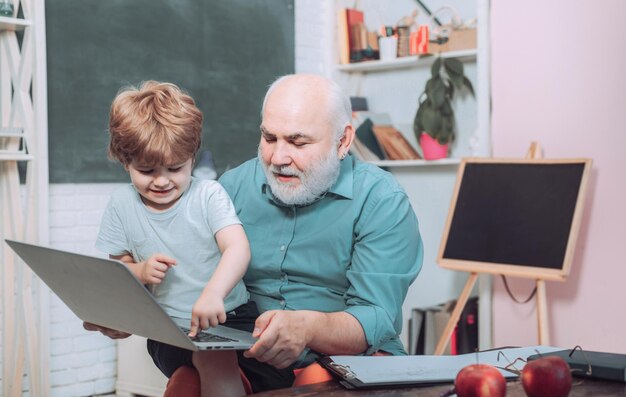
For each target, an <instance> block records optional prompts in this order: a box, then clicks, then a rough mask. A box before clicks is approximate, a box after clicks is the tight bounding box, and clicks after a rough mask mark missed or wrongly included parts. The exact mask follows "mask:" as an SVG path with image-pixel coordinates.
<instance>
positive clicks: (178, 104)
mask: <svg viewBox="0 0 626 397" xmlns="http://www.w3.org/2000/svg"><path fill="white" fill-rule="evenodd" d="M109 133H110V142H109V157H110V158H111V159H115V160H118V161H119V162H121V163H122V164H123V165H125V166H127V165H129V164H130V163H132V162H133V160H134V159H137V160H139V161H141V163H142V164H144V165H151V166H154V165H158V164H166V162H167V165H169V164H180V163H183V162H185V161H187V160H189V158H193V157H194V156H195V155H196V153H197V152H198V149H199V148H200V142H201V140H202V112H201V111H200V109H198V108H197V107H196V104H195V102H194V100H193V98H191V97H190V96H189V95H187V94H186V93H184V92H183V91H182V90H181V89H180V88H178V87H177V86H176V85H174V84H171V83H161V82H158V81H145V82H143V83H142V84H141V86H140V87H139V88H136V87H128V88H124V89H122V90H121V91H120V92H119V93H118V95H117V96H116V97H115V99H114V100H113V103H112V104H111V112H110V114H109Z"/></svg>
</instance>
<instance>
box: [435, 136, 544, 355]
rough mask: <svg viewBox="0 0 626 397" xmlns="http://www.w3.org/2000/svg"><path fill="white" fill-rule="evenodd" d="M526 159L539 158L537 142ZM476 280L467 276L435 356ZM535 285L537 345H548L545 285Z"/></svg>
mask: <svg viewBox="0 0 626 397" xmlns="http://www.w3.org/2000/svg"><path fill="white" fill-rule="evenodd" d="M526 158H527V159H540V158H542V156H541V147H540V145H539V144H538V143H537V142H532V143H531V144H530V148H529V149H528V152H527V153H526ZM477 278H478V273H477V272H472V273H470V275H469V278H468V279H467V281H466V282H465V286H464V287H463V290H462V291H461V294H460V295H459V297H458V299H457V301H456V305H455V306H454V310H452V313H451V314H450V319H449V320H448V323H447V324H446V327H445V328H444V331H443V333H442V334H441V337H440V338H439V341H438V342H437V347H436V348H435V354H436V355H441V354H443V352H444V350H445V348H446V346H447V345H448V343H449V342H450V338H451V337H452V332H454V327H455V326H456V325H457V323H458V322H459V319H460V318H461V312H462V311H463V309H464V308H465V305H466V304H467V300H468V299H469V296H470V294H471V292H472V288H474V284H476V279H477ZM535 285H536V287H537V294H536V297H535V298H536V303H537V326H538V330H537V332H538V336H539V344H540V345H549V344H550V336H549V335H550V332H549V329H548V305H547V298H546V284H545V280H543V279H540V278H538V279H536V280H535Z"/></svg>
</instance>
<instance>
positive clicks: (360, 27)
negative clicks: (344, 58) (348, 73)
mask: <svg viewBox="0 0 626 397" xmlns="http://www.w3.org/2000/svg"><path fill="white" fill-rule="evenodd" d="M364 20H365V17H364V14H363V12H362V11H359V10H357V9H355V8H347V9H346V24H347V26H348V48H349V49H350V61H349V62H355V61H360V60H361V58H362V51H363V49H364V48H365V45H366V42H364V41H363V31H365V32H367V29H365V24H364Z"/></svg>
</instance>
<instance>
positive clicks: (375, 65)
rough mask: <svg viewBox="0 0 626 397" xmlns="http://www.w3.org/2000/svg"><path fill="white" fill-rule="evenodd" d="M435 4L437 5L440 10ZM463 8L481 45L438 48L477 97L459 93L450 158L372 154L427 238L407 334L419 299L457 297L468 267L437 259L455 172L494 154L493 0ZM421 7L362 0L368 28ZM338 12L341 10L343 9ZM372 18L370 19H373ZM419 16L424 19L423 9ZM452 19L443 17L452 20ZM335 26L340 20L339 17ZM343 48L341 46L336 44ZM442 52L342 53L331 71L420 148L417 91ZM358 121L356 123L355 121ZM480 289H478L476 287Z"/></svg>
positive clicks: (483, 301)
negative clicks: (370, 56)
mask: <svg viewBox="0 0 626 397" xmlns="http://www.w3.org/2000/svg"><path fill="white" fill-rule="evenodd" d="M436 4H440V5H441V3H435V5H430V4H429V6H431V10H432V11H435V9H436V8H437V6H436ZM446 4H448V5H451V6H453V7H455V8H457V9H458V10H459V13H460V14H461V17H462V19H464V20H466V21H467V20H469V19H471V18H477V24H476V28H477V48H476V49H471V50H463V51H454V52H443V53H440V54H438V55H436V56H441V57H456V58H458V59H459V60H460V61H461V62H462V63H463V65H464V68H465V72H466V75H467V77H468V78H469V79H470V81H471V82H472V85H473V86H474V91H475V97H474V98H471V97H470V96H465V97H464V98H463V97H461V98H458V97H457V99H456V100H455V104H454V107H455V109H454V110H455V115H456V120H457V127H458V128H457V135H456V140H455V142H454V144H453V145H452V147H451V155H450V157H449V158H445V159H440V160H434V161H433V160H430V161H427V160H379V161H371V163H372V164H375V165H377V166H379V167H382V168H385V169H386V170H388V171H389V172H391V173H392V174H393V175H394V177H395V178H396V179H397V180H398V182H399V183H400V184H401V185H402V186H403V187H404V189H405V191H406V192H407V195H408V197H409V200H410V202H411V205H412V206H413V208H414V210H415V212H416V214H417V216H418V219H419V221H420V232H421V234H422V238H423V241H424V245H425V256H424V265H423V268H422V271H421V273H420V275H419V276H418V278H417V279H416V281H415V282H414V283H413V285H412V286H411V287H410V289H409V291H408V294H407V297H406V300H405V303H404V305H403V310H402V311H403V318H404V319H405V323H404V324H403V331H402V334H401V339H402V340H403V342H404V343H405V344H406V343H407V342H408V339H407V334H408V327H407V322H406V319H408V318H410V315H411V310H412V309H413V308H415V307H424V306H433V305H437V304H440V303H443V302H447V301H449V300H450V299H456V298H457V297H458V295H459V292H460V287H461V286H462V285H463V283H464V282H465V280H464V278H465V277H466V276H465V275H462V274H459V273H456V272H450V271H447V270H444V269H441V268H440V267H439V266H437V265H436V255H435V253H436V252H437V251H438V248H439V245H440V242H441V236H442V231H443V226H444V223H445V219H446V217H447V214H448V210H449V205H450V200H451V198H452V192H453V188H454V183H455V181H456V173H457V170H458V165H459V164H460V161H461V158H463V157H489V156H490V155H491V139H490V119H491V117H490V72H489V64H490V60H489V57H490V50H489V42H490V39H489V20H490V2H489V1H488V0H470V1H463V0H451V1H450V2H448V3H446ZM353 6H354V2H350V1H347V0H336V1H335V7H336V8H339V7H353ZM416 7H417V5H416V3H415V2H414V1H411V0H397V1H394V2H389V4H387V3H386V5H385V7H381V6H380V5H379V4H378V3H376V2H374V1H369V0H363V1H361V2H359V3H358V8H359V9H360V10H362V11H363V12H364V15H365V23H366V25H368V28H369V29H370V30H371V29H376V28H377V26H376V25H377V24H381V23H382V24H394V23H395V22H396V21H398V19H399V18H400V17H402V16H405V15H410V14H411V12H412V11H413V10H414V9H415V8H416ZM336 14H337V13H335V15H336ZM368 18H369V19H368ZM418 18H420V19H419V21H420V23H423V22H425V20H424V14H423V12H422V13H421V16H420V17H418ZM447 21H448V19H445V20H443V21H442V22H444V23H446V22H447ZM333 28H334V29H336V28H337V24H336V22H335V23H334V24H333ZM335 50H336V53H338V51H337V50H338V49H337V48H336V49H335ZM436 56H432V55H428V56H409V57H402V58H396V59H392V60H386V61H380V60H374V61H365V62H360V63H351V64H339V62H338V60H339V57H338V56H336V57H334V58H333V59H334V60H335V62H334V64H333V65H332V77H333V78H334V79H335V81H337V82H338V83H339V84H340V85H341V86H342V87H343V88H344V89H345V90H346V92H348V94H350V95H353V96H363V97H365V98H366V99H367V101H368V105H369V110H370V111H372V112H374V113H388V114H389V116H390V118H391V120H392V123H393V125H394V127H396V128H397V129H398V130H399V131H401V132H402V133H403V135H404V136H405V138H406V139H407V140H408V141H409V142H410V143H411V144H412V145H413V146H414V147H416V148H418V150H419V147H418V145H417V139H416V138H415V135H414V133H413V130H412V127H413V119H414V117H415V113H416V111H417V105H418V98H419V95H420V94H421V93H422V91H423V89H424V85H425V82H426V80H427V79H428V78H429V76H430V72H431V71H430V67H431V65H432V64H433V62H434V60H435V59H436ZM356 127H357V126H355V128H356ZM491 285H492V280H491V278H490V277H489V276H487V277H483V276H481V277H480V279H479V286H478V289H477V294H478V297H479V305H480V310H479V312H480V315H479V328H480V329H479V345H480V348H481V349H486V348H490V347H492V346H491V330H490V327H491V295H490V291H491ZM475 294H476V291H474V292H473V293H472V295H475Z"/></svg>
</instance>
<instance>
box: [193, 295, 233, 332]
mask: <svg viewBox="0 0 626 397" xmlns="http://www.w3.org/2000/svg"><path fill="white" fill-rule="evenodd" d="M224 321H226V312H225V311H224V301H223V300H222V298H221V297H220V296H217V295H215V294H212V293H210V292H206V291H205V292H203V293H202V295H200V297H199V298H198V300H197V301H196V303H194V305H193V308H192V309H191V327H190V330H189V337H190V338H193V337H194V336H196V334H197V333H198V332H199V331H202V330H203V329H207V328H209V327H215V326H217V325H219V324H220V323H223V322H224Z"/></svg>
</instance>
